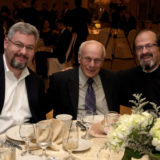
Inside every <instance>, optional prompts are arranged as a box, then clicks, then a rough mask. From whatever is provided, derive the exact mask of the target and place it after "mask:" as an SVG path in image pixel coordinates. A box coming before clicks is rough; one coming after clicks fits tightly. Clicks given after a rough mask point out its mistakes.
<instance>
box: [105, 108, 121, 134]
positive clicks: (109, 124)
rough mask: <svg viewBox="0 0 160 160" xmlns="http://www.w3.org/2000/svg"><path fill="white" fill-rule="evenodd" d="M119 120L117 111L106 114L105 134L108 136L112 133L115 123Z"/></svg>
mask: <svg viewBox="0 0 160 160" xmlns="http://www.w3.org/2000/svg"><path fill="white" fill-rule="evenodd" d="M118 119H119V114H118V112H115V111H109V112H108V113H106V114H105V118H104V132H105V133H106V134H108V133H109V132H110V131H112V129H113V127H114V125H115V123H116V122H117V121H118Z"/></svg>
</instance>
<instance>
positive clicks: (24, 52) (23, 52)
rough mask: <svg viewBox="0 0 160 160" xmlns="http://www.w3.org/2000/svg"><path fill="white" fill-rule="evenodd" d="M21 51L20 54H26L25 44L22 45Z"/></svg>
mask: <svg viewBox="0 0 160 160" xmlns="http://www.w3.org/2000/svg"><path fill="white" fill-rule="evenodd" d="M21 53H22V54H26V53H27V49H26V47H25V46H24V47H23V48H21Z"/></svg>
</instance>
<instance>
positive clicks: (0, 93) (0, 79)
mask: <svg viewBox="0 0 160 160" xmlns="http://www.w3.org/2000/svg"><path fill="white" fill-rule="evenodd" d="M4 95H5V73H4V63H3V55H0V113H1V111H2V108H3V105H4Z"/></svg>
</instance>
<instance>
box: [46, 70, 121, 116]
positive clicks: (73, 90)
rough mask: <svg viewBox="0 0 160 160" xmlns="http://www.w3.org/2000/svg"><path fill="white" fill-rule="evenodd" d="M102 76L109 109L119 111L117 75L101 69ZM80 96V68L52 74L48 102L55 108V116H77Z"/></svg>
mask: <svg viewBox="0 0 160 160" xmlns="http://www.w3.org/2000/svg"><path fill="white" fill-rule="evenodd" d="M99 75H100V78H101V81H102V85H103V88H104V93H105V96H106V100H107V103H108V107H109V110H115V111H118V112H119V105H118V104H119V103H118V96H117V94H118V92H117V88H118V86H117V84H118V83H116V77H115V76H114V73H113V72H110V71H107V70H101V71H100V73H99ZM78 97H79V70H78V68H75V69H71V70H67V71H64V72H58V73H55V74H53V75H52V77H51V80H50V86H49V89H48V91H47V102H48V105H50V107H51V108H53V109H54V116H56V115H57V114H62V113H67V114H71V115H72V116H73V118H74V119H76V118H77V110H78Z"/></svg>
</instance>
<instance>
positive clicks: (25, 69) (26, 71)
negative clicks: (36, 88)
mask: <svg viewBox="0 0 160 160" xmlns="http://www.w3.org/2000/svg"><path fill="white" fill-rule="evenodd" d="M3 61H4V70H5V73H6V75H8V76H14V74H13V72H12V71H11V70H10V69H9V68H8V66H7V62H6V57H5V54H3ZM29 74H30V73H29V70H28V68H27V67H25V68H24V70H23V71H22V73H21V76H20V78H19V79H18V80H19V81H20V80H22V79H24V78H25V77H27V76H28V75H29ZM14 77H15V76H14ZM15 78H16V77H15Z"/></svg>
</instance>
